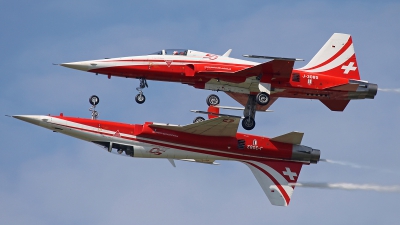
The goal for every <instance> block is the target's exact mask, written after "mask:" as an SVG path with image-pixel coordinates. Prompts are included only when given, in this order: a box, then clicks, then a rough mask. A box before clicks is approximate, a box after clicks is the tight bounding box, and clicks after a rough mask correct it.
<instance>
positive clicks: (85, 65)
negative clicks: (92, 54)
mask: <svg viewBox="0 0 400 225" xmlns="http://www.w3.org/2000/svg"><path fill="white" fill-rule="evenodd" d="M60 65H61V66H64V67H67V68H71V69H76V70H82V71H88V70H89V62H72V63H62V64H60Z"/></svg>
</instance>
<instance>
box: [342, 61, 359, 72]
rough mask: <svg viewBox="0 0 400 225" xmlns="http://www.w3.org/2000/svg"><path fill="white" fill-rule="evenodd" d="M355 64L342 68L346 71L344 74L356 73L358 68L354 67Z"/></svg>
mask: <svg viewBox="0 0 400 225" xmlns="http://www.w3.org/2000/svg"><path fill="white" fill-rule="evenodd" d="M353 65H354V62H349V65H347V66H344V65H343V66H342V70H344V72H343V73H344V74H348V73H349V72H350V70H351V71H355V70H356V69H357V67H355V66H353Z"/></svg>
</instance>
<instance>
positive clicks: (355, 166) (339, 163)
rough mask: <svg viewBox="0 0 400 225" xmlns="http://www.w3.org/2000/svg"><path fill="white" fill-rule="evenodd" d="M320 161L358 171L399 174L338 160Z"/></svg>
mask: <svg viewBox="0 0 400 225" xmlns="http://www.w3.org/2000/svg"><path fill="white" fill-rule="evenodd" d="M319 161H321V162H327V163H332V164H336V165H342V166H350V167H352V168H356V169H369V170H375V171H379V172H384V173H397V172H394V171H391V170H388V169H379V168H374V167H370V166H362V165H359V164H355V163H351V162H344V161H336V160H330V159H320V160H319Z"/></svg>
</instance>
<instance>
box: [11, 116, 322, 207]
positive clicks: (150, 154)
mask: <svg viewBox="0 0 400 225" xmlns="http://www.w3.org/2000/svg"><path fill="white" fill-rule="evenodd" d="M95 112H96V111H93V114H92V115H93V117H92V119H85V118H76V117H67V116H63V114H60V115H59V116H50V115H49V116H40V115H15V116H13V117H14V118H16V119H19V120H22V121H25V122H29V123H32V124H34V125H38V126H41V127H44V128H47V129H50V130H52V131H54V132H58V133H62V134H66V135H69V136H72V137H75V138H79V139H82V140H85V141H89V142H93V143H95V144H97V145H100V146H102V147H104V148H105V149H106V150H108V151H109V152H114V153H116V154H120V155H125V156H129V157H138V158H164V159H168V160H169V161H170V162H171V164H172V165H173V166H175V162H174V160H184V161H189V162H198V163H205V164H217V163H215V160H232V161H238V162H242V163H244V164H246V165H247V166H248V167H249V168H250V170H251V171H252V172H253V174H254V176H255V177H256V179H257V181H258V182H259V184H260V185H261V187H262V189H263V190H264V192H265V194H266V195H267V197H268V199H269V200H270V201H271V203H272V204H273V205H278V206H287V205H288V204H289V202H290V199H291V196H292V194H293V191H294V186H293V185H292V184H291V183H296V182H297V179H298V177H299V175H300V170H301V167H302V166H303V165H308V164H310V163H317V162H318V161H319V159H320V150H317V149H313V148H310V147H307V146H303V145H300V143H301V140H302V137H303V133H300V132H290V133H288V134H284V135H281V136H278V137H274V138H268V137H264V136H255V135H250V134H242V133H237V129H238V125H239V121H240V117H235V116H220V117H216V118H213V119H210V120H204V121H201V122H197V123H193V124H189V125H186V126H179V125H171V124H161V123H152V122H146V123H144V124H125V123H117V122H111V121H104V120H97V119H96V117H97V112H96V113H95ZM123 153H124V154H123Z"/></svg>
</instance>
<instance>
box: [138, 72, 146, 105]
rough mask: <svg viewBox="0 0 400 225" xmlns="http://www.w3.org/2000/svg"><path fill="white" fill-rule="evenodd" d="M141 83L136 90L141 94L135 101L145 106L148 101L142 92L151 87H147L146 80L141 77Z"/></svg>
mask: <svg viewBox="0 0 400 225" xmlns="http://www.w3.org/2000/svg"><path fill="white" fill-rule="evenodd" d="M139 81H140V84H139V87H137V88H136V90H137V91H139V94H137V95H136V97H135V100H136V102H137V103H139V104H143V103H144V101H146V97H144V94H143V91H142V90H143V89H144V88H146V87H149V86H148V85H147V81H146V78H144V77H140V78H139Z"/></svg>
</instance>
